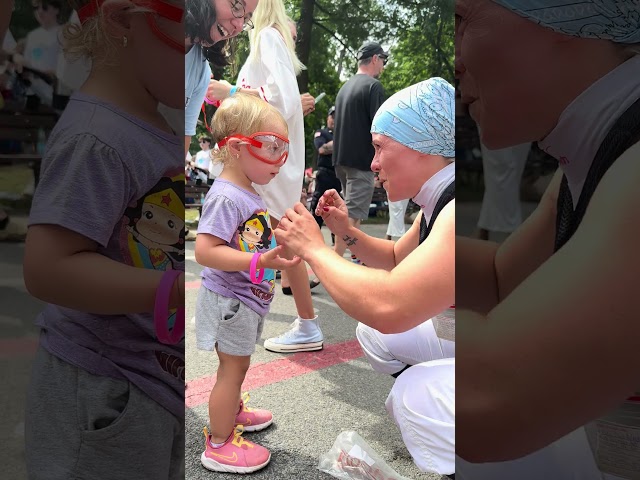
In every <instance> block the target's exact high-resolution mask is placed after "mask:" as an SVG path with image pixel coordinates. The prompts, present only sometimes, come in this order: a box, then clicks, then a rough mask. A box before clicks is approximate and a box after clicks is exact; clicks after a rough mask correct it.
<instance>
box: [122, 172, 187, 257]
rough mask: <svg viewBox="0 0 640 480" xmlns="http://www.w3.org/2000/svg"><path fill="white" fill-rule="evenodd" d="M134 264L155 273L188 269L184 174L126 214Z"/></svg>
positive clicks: (163, 181)
mask: <svg viewBox="0 0 640 480" xmlns="http://www.w3.org/2000/svg"><path fill="white" fill-rule="evenodd" d="M125 218H127V219H128V224H127V232H128V235H127V245H128V253H129V255H130V257H131V264H132V265H133V266H136V267H141V268H152V269H154V270H169V269H175V268H176V266H182V265H184V235H185V227H184V172H182V173H180V174H177V175H175V176H172V177H166V176H165V177H162V178H161V179H160V181H159V182H158V183H157V184H156V185H155V186H154V187H153V188H152V189H151V190H149V192H147V193H146V194H145V195H144V196H143V197H142V198H140V199H139V200H138V201H137V202H136V203H135V204H133V205H130V206H129V208H127V210H126V211H125Z"/></svg>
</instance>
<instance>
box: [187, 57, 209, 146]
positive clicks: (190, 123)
mask: <svg viewBox="0 0 640 480" xmlns="http://www.w3.org/2000/svg"><path fill="white" fill-rule="evenodd" d="M210 79H211V67H210V66H209V62H207V60H206V59H205V58H204V54H203V52H202V47H200V45H194V46H193V47H191V50H189V53H187V54H186V55H185V56H184V134H185V136H189V135H190V136H193V135H195V134H196V124H197V123H198V116H199V115H200V109H201V107H202V102H203V101H204V96H205V94H206V93H207V88H208V87H209V80H210Z"/></svg>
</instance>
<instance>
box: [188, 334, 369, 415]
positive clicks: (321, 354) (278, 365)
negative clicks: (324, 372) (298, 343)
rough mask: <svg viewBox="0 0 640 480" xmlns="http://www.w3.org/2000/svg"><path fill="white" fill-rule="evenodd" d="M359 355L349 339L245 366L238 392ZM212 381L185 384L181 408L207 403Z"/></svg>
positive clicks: (208, 378)
mask: <svg viewBox="0 0 640 480" xmlns="http://www.w3.org/2000/svg"><path fill="white" fill-rule="evenodd" d="M362 356H363V353H362V349H361V348H360V344H359V343H358V340H357V339H353V340H349V341H346V342H342V343H334V344H331V345H325V347H324V349H323V350H320V351H318V352H301V353H294V354H293V355H291V356H288V357H285V358H278V359H277V360H273V361H271V362H265V363H257V364H255V365H252V366H251V367H249V371H248V372H247V377H246V378H245V381H244V383H243V384H242V390H243V391H251V390H255V389H256V388H260V387H264V386H267V385H271V384H273V383H278V382H282V381H284V380H289V379H291V378H295V377H299V376H301V375H306V374H307V373H311V372H315V371H317V370H321V369H323V368H328V367H332V366H334V365H339V364H341V363H345V362H349V361H351V360H355V359H356V358H360V357H362ZM215 382H216V376H215V375H212V376H210V377H203V378H198V379H196V380H192V381H190V382H187V390H186V392H185V405H186V406H187V407H189V408H193V407H197V406H198V405H202V404H203V403H206V402H208V401H209V393H210V392H211V388H213V385H214V384H215Z"/></svg>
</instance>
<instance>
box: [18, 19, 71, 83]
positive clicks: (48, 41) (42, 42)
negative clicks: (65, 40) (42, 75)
mask: <svg viewBox="0 0 640 480" xmlns="http://www.w3.org/2000/svg"><path fill="white" fill-rule="evenodd" d="M59 34H60V26H55V27H53V28H50V29H49V30H45V29H44V28H42V27H38V28H36V29H35V30H32V31H31V32H29V33H28V34H27V41H26V44H25V49H24V57H25V59H26V60H27V62H28V64H29V66H30V67H33V68H35V69H36V70H41V71H43V72H55V71H56V68H57V66H58V54H59V53H60V51H61V50H62V46H61V45H60V39H59V36H58V35H59Z"/></svg>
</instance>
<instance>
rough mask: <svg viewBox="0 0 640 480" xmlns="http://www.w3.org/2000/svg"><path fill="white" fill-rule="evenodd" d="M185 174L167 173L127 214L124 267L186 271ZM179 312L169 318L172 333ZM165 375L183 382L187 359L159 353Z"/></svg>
mask: <svg viewBox="0 0 640 480" xmlns="http://www.w3.org/2000/svg"><path fill="white" fill-rule="evenodd" d="M184 203H185V202H184V171H183V170H182V169H177V170H175V171H173V172H168V173H167V174H165V175H164V176H163V177H162V178H161V179H160V180H159V181H158V183H156V184H155V185H154V186H153V187H152V188H151V190H149V191H148V192H147V193H146V194H145V195H143V196H142V197H141V198H139V199H138V200H137V201H135V202H133V203H131V204H130V205H129V206H128V208H127V209H126V210H125V212H124V218H123V221H122V225H123V228H122V232H121V245H123V252H122V253H123V258H124V261H125V263H127V264H129V265H133V266H134V267H138V268H148V269H153V270H169V269H173V270H184V260H185V258H184V256H185V252H184V238H185V223H184ZM175 317H176V311H175V310H172V311H171V312H170V314H169V318H168V323H169V330H171V329H172V328H173V325H174V324H175ZM154 354H155V358H156V360H157V362H158V364H159V365H160V367H161V368H162V370H164V371H165V372H167V373H168V374H169V375H171V376H172V377H175V378H177V379H181V380H184V367H185V363H184V359H182V358H179V357H177V356H175V355H173V354H171V353H167V352H164V351H160V350H156V351H155V352H154Z"/></svg>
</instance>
